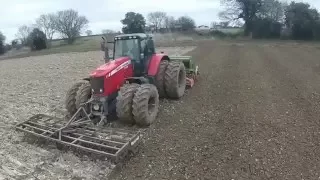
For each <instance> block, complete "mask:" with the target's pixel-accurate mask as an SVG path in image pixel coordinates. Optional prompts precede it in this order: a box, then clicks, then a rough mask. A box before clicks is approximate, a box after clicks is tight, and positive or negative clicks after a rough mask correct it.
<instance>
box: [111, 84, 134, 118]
mask: <svg viewBox="0 0 320 180" xmlns="http://www.w3.org/2000/svg"><path fill="white" fill-rule="evenodd" d="M139 86H140V85H139V84H135V83H132V84H125V85H123V86H122V87H121V88H120V91H119V94H118V96H117V105H116V112H117V116H118V118H119V121H120V122H123V123H126V124H134V118H133V114H132V104H133V96H134V93H135V92H136V91H137V89H138V88H139Z"/></svg>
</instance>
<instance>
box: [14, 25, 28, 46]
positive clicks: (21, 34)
mask: <svg viewBox="0 0 320 180" xmlns="http://www.w3.org/2000/svg"><path fill="white" fill-rule="evenodd" d="M31 31H32V28H31V27H28V26H26V25H23V26H20V27H19V29H18V33H17V34H16V37H17V38H18V39H19V40H20V41H21V44H22V45H27V44H28V36H29V34H30V33H31Z"/></svg>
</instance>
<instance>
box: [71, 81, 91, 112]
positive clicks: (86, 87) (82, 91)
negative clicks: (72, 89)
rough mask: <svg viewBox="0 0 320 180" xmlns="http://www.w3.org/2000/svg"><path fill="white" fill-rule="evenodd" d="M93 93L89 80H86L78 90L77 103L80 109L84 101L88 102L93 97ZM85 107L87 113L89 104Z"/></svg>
mask: <svg viewBox="0 0 320 180" xmlns="http://www.w3.org/2000/svg"><path fill="white" fill-rule="evenodd" d="M91 95H92V92H91V85H90V83H89V82H85V83H84V84H82V85H81V86H80V87H79V90H78V92H77V96H76V103H75V104H76V107H77V109H79V108H80V107H81V105H82V104H83V103H86V102H88V101H89V100H90V98H91ZM84 109H85V111H86V112H87V113H88V112H89V106H85V107H84Z"/></svg>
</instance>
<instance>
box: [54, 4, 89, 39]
mask: <svg viewBox="0 0 320 180" xmlns="http://www.w3.org/2000/svg"><path fill="white" fill-rule="evenodd" d="M88 23H89V21H88V19H87V18H86V17H85V16H79V14H78V12H77V11H75V10H73V9H68V10H63V11H58V13H57V15H56V16H55V29H56V30H57V31H58V32H59V33H61V34H62V35H63V36H64V37H66V38H68V44H72V43H73V42H74V41H75V40H76V38H77V37H79V36H80V34H81V31H82V30H83V29H84V28H86V27H87V25H88Z"/></svg>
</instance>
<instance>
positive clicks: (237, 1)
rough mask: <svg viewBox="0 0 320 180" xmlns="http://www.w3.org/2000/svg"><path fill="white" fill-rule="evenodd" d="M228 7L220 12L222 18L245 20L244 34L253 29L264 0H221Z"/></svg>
mask: <svg viewBox="0 0 320 180" xmlns="http://www.w3.org/2000/svg"><path fill="white" fill-rule="evenodd" d="M221 2H222V4H224V5H225V6H226V9H225V10H224V11H222V12H220V13H219V16H220V18H221V19H223V20H226V21H229V22H231V21H236V20H239V19H243V20H244V22H245V23H244V28H245V29H244V34H245V35H249V34H250V32H252V29H253V27H254V26H253V21H254V20H256V18H257V14H258V12H259V11H260V8H261V6H262V5H263V0H221Z"/></svg>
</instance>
